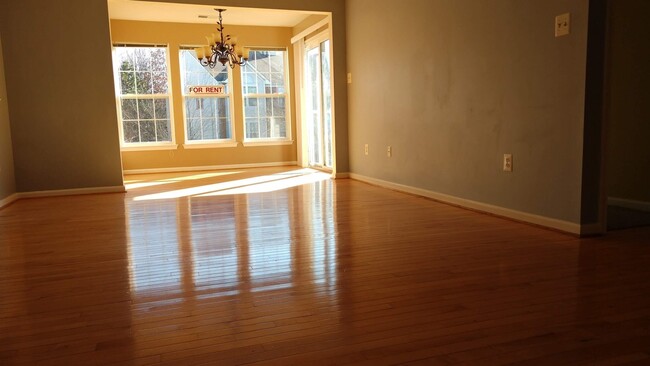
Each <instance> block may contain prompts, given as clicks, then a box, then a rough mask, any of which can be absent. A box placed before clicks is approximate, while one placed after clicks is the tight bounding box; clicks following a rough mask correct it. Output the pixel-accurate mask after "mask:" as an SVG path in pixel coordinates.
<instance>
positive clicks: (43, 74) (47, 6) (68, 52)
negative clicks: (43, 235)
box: [0, 0, 122, 192]
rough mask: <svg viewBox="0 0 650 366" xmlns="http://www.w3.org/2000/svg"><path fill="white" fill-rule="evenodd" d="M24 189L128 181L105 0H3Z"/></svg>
mask: <svg viewBox="0 0 650 366" xmlns="http://www.w3.org/2000/svg"><path fill="white" fill-rule="evenodd" d="M0 14H1V15H0V16H2V28H1V29H0V31H1V32H2V41H3V49H4V61H5V70H6V78H7V91H8V99H9V101H10V103H11V104H10V106H9V107H10V112H11V129H12V137H13V145H14V165H15V174H16V186H17V187H16V188H17V190H18V191H19V192H30V191H39V190H55V189H71V188H85V187H103V186H119V185H122V171H121V162H120V151H119V140H118V130H117V128H118V127H117V122H116V121H117V114H116V110H115V92H114V87H113V75H112V67H111V45H110V38H109V27H108V9H107V5H106V2H105V1H99V0H93V1H87V0H66V1H56V2H55V1H37V0H21V1H3V2H2V3H1V5H0Z"/></svg>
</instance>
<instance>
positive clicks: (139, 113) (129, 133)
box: [114, 45, 172, 146]
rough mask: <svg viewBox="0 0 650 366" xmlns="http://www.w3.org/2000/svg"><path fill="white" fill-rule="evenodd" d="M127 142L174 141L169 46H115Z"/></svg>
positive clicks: (122, 129) (131, 144)
mask: <svg viewBox="0 0 650 366" xmlns="http://www.w3.org/2000/svg"><path fill="white" fill-rule="evenodd" d="M114 57H115V63H114V64H115V67H116V68H117V70H116V71H115V74H116V79H117V80H116V83H117V91H118V92H117V94H118V109H119V119H120V133H121V136H122V144H123V146H138V145H146V144H152V143H171V142H172V125H171V113H170V97H169V73H168V68H167V47H164V46H137V47H136V46H123V45H120V46H115V48H114Z"/></svg>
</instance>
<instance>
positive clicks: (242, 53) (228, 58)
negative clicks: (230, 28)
mask: <svg viewBox="0 0 650 366" xmlns="http://www.w3.org/2000/svg"><path fill="white" fill-rule="evenodd" d="M214 10H216V11H218V12H219V21H218V22H217V30H218V31H219V34H214V33H212V35H211V36H206V37H205V38H206V39H207V40H208V45H207V46H205V47H199V48H195V49H194V50H195V51H196V56H197V58H198V59H199V61H200V62H201V65H203V66H210V68H214V67H215V66H217V63H221V65H223V66H226V64H228V66H230V68H232V69H234V68H235V65H239V66H244V65H246V62H247V61H248V55H249V50H248V49H247V48H242V47H239V46H237V37H231V36H230V34H226V35H225V36H224V35H223V28H224V27H223V18H222V17H221V13H223V12H224V11H226V9H214Z"/></svg>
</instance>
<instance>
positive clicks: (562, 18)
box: [555, 13, 571, 37]
mask: <svg viewBox="0 0 650 366" xmlns="http://www.w3.org/2000/svg"><path fill="white" fill-rule="evenodd" d="M570 27H571V14H570V13H564V14H560V15H558V16H556V17H555V36H556V37H561V36H566V35H568V34H569V30H570Z"/></svg>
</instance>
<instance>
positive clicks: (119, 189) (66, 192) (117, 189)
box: [16, 185, 126, 198]
mask: <svg viewBox="0 0 650 366" xmlns="http://www.w3.org/2000/svg"><path fill="white" fill-rule="evenodd" d="M124 192H126V188H125V187H124V185H121V186H113V187H91V188H75V189H61V190H55V191H35V192H21V193H16V196H18V198H41V197H58V196H76V195H83V194H98V193H124Z"/></svg>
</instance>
